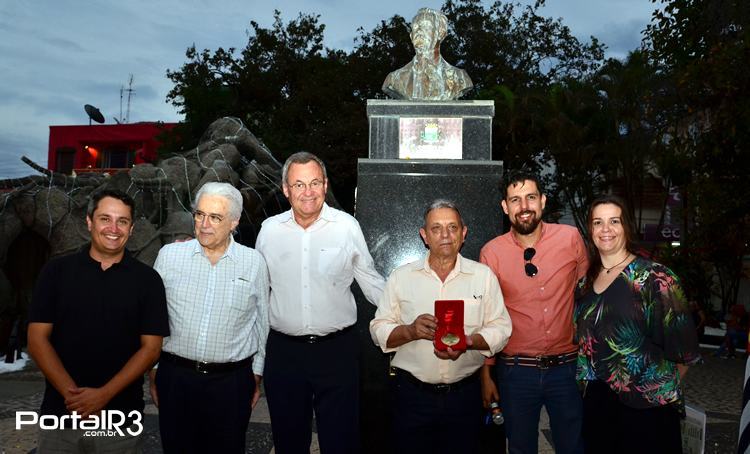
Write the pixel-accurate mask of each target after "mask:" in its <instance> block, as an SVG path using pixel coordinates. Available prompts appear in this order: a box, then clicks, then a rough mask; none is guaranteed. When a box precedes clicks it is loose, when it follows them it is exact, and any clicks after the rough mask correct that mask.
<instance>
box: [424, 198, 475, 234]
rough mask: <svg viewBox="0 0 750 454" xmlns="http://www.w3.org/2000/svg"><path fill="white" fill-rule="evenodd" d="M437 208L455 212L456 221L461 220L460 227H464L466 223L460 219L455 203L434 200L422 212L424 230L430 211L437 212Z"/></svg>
mask: <svg viewBox="0 0 750 454" xmlns="http://www.w3.org/2000/svg"><path fill="white" fill-rule="evenodd" d="M438 208H450V209H451V210H453V211H455V212H456V214H458V219H460V220H461V225H462V226H463V225H466V223H465V222H464V218H463V217H461V211H460V210H459V209H458V205H456V203H455V202H453V201H451V200H447V199H435V200H433V201H432V203H430V206H428V207H427V209H426V210H425V212H424V228H427V216H428V215H429V214H430V212H431V211H432V210H437V209H438Z"/></svg>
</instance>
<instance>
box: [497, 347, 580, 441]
mask: <svg viewBox="0 0 750 454" xmlns="http://www.w3.org/2000/svg"><path fill="white" fill-rule="evenodd" d="M496 373H497V383H498V385H499V386H498V389H499V391H500V402H501V405H502V408H503V414H504V416H505V433H506V436H507V437H508V452H509V453H510V454H536V453H537V452H538V437H539V414H540V412H541V410H542V405H544V406H545V407H546V409H547V414H548V415H549V420H550V429H551V430H552V443H553V444H554V448H555V452H556V453H557V454H567V453H583V440H582V438H581V425H582V421H583V404H582V399H581V393H580V392H579V391H578V385H577V384H576V379H575V373H576V364H575V362H573V363H570V364H564V365H562V366H556V367H551V368H549V369H540V368H538V367H529V366H516V365H506V364H504V363H503V362H502V361H498V366H497V372H496Z"/></svg>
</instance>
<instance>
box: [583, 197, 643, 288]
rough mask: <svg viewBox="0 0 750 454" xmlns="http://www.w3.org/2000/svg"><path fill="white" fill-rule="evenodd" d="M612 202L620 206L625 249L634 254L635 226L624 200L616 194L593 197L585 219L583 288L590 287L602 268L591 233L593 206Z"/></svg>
mask: <svg viewBox="0 0 750 454" xmlns="http://www.w3.org/2000/svg"><path fill="white" fill-rule="evenodd" d="M605 204H612V205H615V206H617V207H619V208H620V220H621V221H622V230H623V234H624V235H625V249H626V250H627V251H628V252H630V253H631V254H636V243H635V233H634V232H635V226H634V224H633V217H632V216H631V215H630V211H629V210H628V208H627V206H626V205H625V201H624V200H622V199H621V198H620V197H618V196H616V195H611V194H607V195H602V196H599V197H597V198H596V199H594V201H593V202H591V206H590V207H589V217H588V220H587V221H586V223H587V225H586V226H587V228H588V241H587V244H588V251H589V269H588V271H587V272H586V284H585V286H584V289H585V290H588V289H589V288H591V286H592V285H594V279H596V277H597V276H598V275H599V272H600V271H601V270H602V258H601V256H600V255H599V250H598V249H597V248H596V246H595V245H594V234H593V231H594V229H593V225H592V224H593V214H594V208H596V207H598V206H599V205H605Z"/></svg>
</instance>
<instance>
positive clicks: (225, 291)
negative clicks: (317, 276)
mask: <svg viewBox="0 0 750 454" xmlns="http://www.w3.org/2000/svg"><path fill="white" fill-rule="evenodd" d="M241 212H242V196H241V194H240V193H239V191H238V190H237V189H236V188H234V187H233V186H231V185H229V184H227V183H206V184H205V185H204V186H203V187H201V189H200V190H199V191H198V194H197V195H196V202H195V210H194V219H195V239H194V240H191V241H187V242H183V243H172V244H168V245H166V246H164V247H163V248H162V249H161V251H159V256H158V257H157V259H156V263H155V264H154V268H155V269H156V270H157V271H158V272H159V274H160V275H161V277H162V279H163V281H164V287H165V289H166V291H167V308H168V311H169V326H170V336H169V337H167V338H165V340H164V345H163V349H162V356H161V360H160V362H159V369H158V372H157V374H156V379H155V389H154V388H153V386H152V395H153V396H154V401H155V402H156V403H157V405H159V426H160V431H161V437H162V445H163V448H164V452H165V453H167V454H169V453H172V452H174V453H190V452H196V453H203V452H222V453H232V452H236V453H240V452H244V450H245V432H246V431H247V425H248V422H249V420H250V412H251V409H252V407H254V406H255V404H256V402H257V401H258V398H259V396H260V381H261V377H262V375H263V367H264V362H265V344H266V338H267V337H268V329H269V328H268V326H269V325H268V293H269V281H268V271H267V268H266V263H265V260H264V259H263V257H262V256H261V255H260V253H258V252H257V251H255V250H254V249H251V248H248V247H245V246H242V245H240V244H238V243H236V242H235V241H234V239H233V238H232V235H231V233H232V231H233V230H234V229H235V228H236V227H237V225H238V224H239V219H240V214H241ZM152 384H153V382H152Z"/></svg>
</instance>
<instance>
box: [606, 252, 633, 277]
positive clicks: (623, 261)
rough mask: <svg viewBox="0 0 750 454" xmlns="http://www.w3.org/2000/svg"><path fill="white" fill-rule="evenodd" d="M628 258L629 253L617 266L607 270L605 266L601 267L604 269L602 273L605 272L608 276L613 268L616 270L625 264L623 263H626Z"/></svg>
mask: <svg viewBox="0 0 750 454" xmlns="http://www.w3.org/2000/svg"><path fill="white" fill-rule="evenodd" d="M629 258H630V253H628V255H626V256H625V258H624V259H622V261H621V262H620V263H618V264H617V265H614V266H610V267H609V268H607V267H606V266H604V265H602V268H604V271H606V272H607V274H609V272H610V271H612V270H613V269H615V268H617V267H618V266H620V265H622V264H623V263H625V261H626V260H627V259H629Z"/></svg>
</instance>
